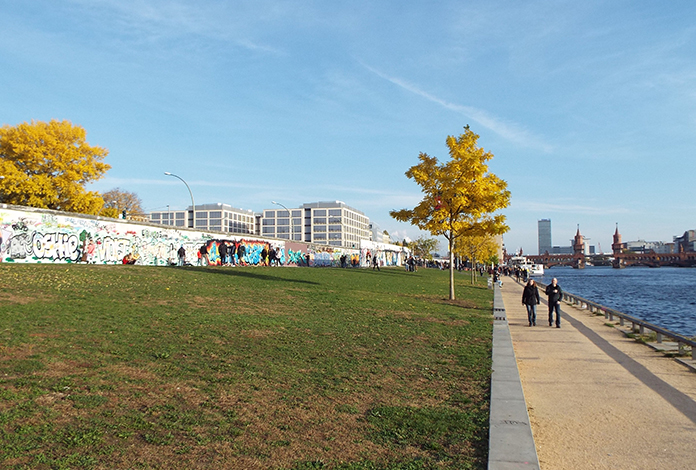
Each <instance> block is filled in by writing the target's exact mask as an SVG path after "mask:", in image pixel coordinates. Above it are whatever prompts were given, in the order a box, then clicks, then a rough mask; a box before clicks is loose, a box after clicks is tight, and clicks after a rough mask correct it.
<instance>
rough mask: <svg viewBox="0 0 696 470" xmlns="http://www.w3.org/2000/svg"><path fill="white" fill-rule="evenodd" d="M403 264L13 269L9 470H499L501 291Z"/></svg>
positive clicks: (7, 311)
mask: <svg viewBox="0 0 696 470" xmlns="http://www.w3.org/2000/svg"><path fill="white" fill-rule="evenodd" d="M447 282H448V279H447V273H446V272H440V271H437V270H420V271H418V272H417V273H408V272H406V271H403V270H400V269H383V270H382V271H381V272H375V271H372V270H341V269H303V268H184V269H175V268H154V267H139V266H78V265H70V266H65V265H63V266H59V265H5V264H2V265H0V383H1V387H0V467H3V468H18V469H19V468H32V469H42V468H45V469H54V468H55V469H68V468H74V469H78V468H80V469H81V468H144V469H148V468H224V469H227V468H229V469H237V468H239V469H254V468H259V469H262V468H263V469H266V468H274V469H288V470H290V469H309V468H312V469H313V468H327V469H332V468H336V469H431V468H432V469H434V468H438V469H441V468H485V465H486V454H487V436H488V430H487V426H488V394H489V379H490V350H491V300H492V295H491V293H490V291H489V290H487V289H486V288H485V286H483V285H478V286H469V285H468V278H465V279H460V280H459V282H460V286H458V292H457V294H458V296H459V298H460V299H463V300H459V301H456V302H449V301H447V300H444V299H445V297H446V293H447Z"/></svg>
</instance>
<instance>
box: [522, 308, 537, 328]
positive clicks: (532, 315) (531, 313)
mask: <svg viewBox="0 0 696 470" xmlns="http://www.w3.org/2000/svg"><path fill="white" fill-rule="evenodd" d="M524 306H525V307H527V319H528V320H529V323H531V324H534V323H536V304H533V305H528V304H524Z"/></svg>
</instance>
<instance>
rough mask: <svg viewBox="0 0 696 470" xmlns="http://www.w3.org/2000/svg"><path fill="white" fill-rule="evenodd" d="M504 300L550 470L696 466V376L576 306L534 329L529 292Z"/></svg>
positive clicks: (510, 292) (544, 316)
mask: <svg viewBox="0 0 696 470" xmlns="http://www.w3.org/2000/svg"><path fill="white" fill-rule="evenodd" d="M501 292H502V296H503V302H504V304H505V308H506V311H507V317H508V322H509V327H510V333H511V336H512V341H513V346H514V351H515V355H516V358H517V365H518V369H519V373H520V378H521V382H522V388H523V390H524V395H525V399H526V402H527V408H528V411H529V417H530V422H531V425H532V432H533V434H534V441H535V443H536V447H537V453H538V456H539V463H540V466H541V469H542V470H552V469H559V470H560V469H563V470H567V469H574V470H580V469H622V470H624V469H641V470H642V469H674V468H695V467H696V463H695V462H696V373H694V372H692V371H690V370H689V369H687V368H686V367H685V366H684V365H681V364H679V363H677V362H676V361H675V360H674V359H670V358H667V357H665V356H663V355H662V354H660V353H658V352H655V351H653V350H652V349H650V348H648V347H647V346H645V345H641V344H639V343H637V342H635V341H634V340H632V339H629V338H626V337H625V336H624V335H623V333H621V332H620V331H618V330H617V329H616V328H611V327H609V326H606V325H605V323H607V322H608V321H607V320H605V319H604V317H603V316H594V315H591V314H590V313H589V312H588V311H587V310H580V309H577V308H575V307H571V306H570V305H567V304H564V305H563V308H562V315H561V317H562V320H561V328H560V329H557V328H556V327H555V326H554V327H552V328H551V327H549V323H548V309H547V306H546V304H545V302H544V301H543V300H542V304H541V305H539V306H538V312H537V326H535V327H531V328H530V327H529V326H527V313H526V310H525V307H524V306H523V305H522V303H521V299H522V286H521V285H518V284H517V283H516V282H515V281H514V280H512V279H511V278H505V279H504V285H503V288H502V289H501ZM540 294H542V293H541V292H540ZM543 297H545V296H543V295H542V298H543Z"/></svg>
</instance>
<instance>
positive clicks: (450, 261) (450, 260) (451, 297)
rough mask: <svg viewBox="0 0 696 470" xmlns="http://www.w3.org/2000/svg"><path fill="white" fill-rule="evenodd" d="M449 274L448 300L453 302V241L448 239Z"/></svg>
mask: <svg viewBox="0 0 696 470" xmlns="http://www.w3.org/2000/svg"><path fill="white" fill-rule="evenodd" d="M449 272H450V292H449V294H450V295H449V298H450V300H454V240H453V237H452V236H451V235H450V238H449Z"/></svg>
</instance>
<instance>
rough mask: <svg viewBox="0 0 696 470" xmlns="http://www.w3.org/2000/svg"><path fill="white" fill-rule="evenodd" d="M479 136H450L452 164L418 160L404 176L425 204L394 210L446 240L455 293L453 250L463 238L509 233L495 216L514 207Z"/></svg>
mask: <svg viewBox="0 0 696 470" xmlns="http://www.w3.org/2000/svg"><path fill="white" fill-rule="evenodd" d="M478 138H479V136H478V135H477V134H475V133H474V132H473V131H472V130H471V129H469V126H466V127H465V128H464V133H463V134H461V135H460V136H459V137H453V136H448V137H447V146H448V147H449V155H450V157H451V159H450V160H449V161H447V162H443V163H440V162H438V160H437V158H435V157H431V156H429V155H428V154H426V153H421V154H420V156H419V157H418V158H419V159H420V163H419V164H418V165H415V166H412V167H411V168H409V170H408V171H407V172H406V176H407V177H408V178H410V179H413V180H414V181H415V182H416V183H417V184H418V185H419V186H420V187H421V192H422V193H423V200H422V201H421V202H420V204H418V205H417V206H416V207H415V208H413V209H402V210H393V211H391V212H390V214H391V216H392V217H394V218H395V219H397V220H399V221H402V222H410V223H412V224H413V225H416V226H417V227H419V228H420V229H422V230H427V231H428V232H430V233H431V234H433V235H442V236H444V237H445V238H446V239H447V241H448V245H449V259H450V262H449V270H450V288H449V298H450V300H454V299H455V294H454V248H455V246H456V242H457V240H458V239H459V238H461V237H465V236H484V235H498V234H502V233H505V232H506V231H507V230H508V227H507V225H505V216H504V215H502V214H495V212H496V211H498V210H500V209H503V208H505V207H507V206H508V204H509V203H510V191H508V190H507V183H506V182H505V181H503V180H502V179H500V178H498V177H497V176H496V175H495V174H493V173H489V171H488V165H487V164H486V162H488V161H489V160H490V159H491V158H493V154H492V153H490V152H486V151H484V150H483V149H482V148H480V147H479V146H478V145H477V141H478Z"/></svg>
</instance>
